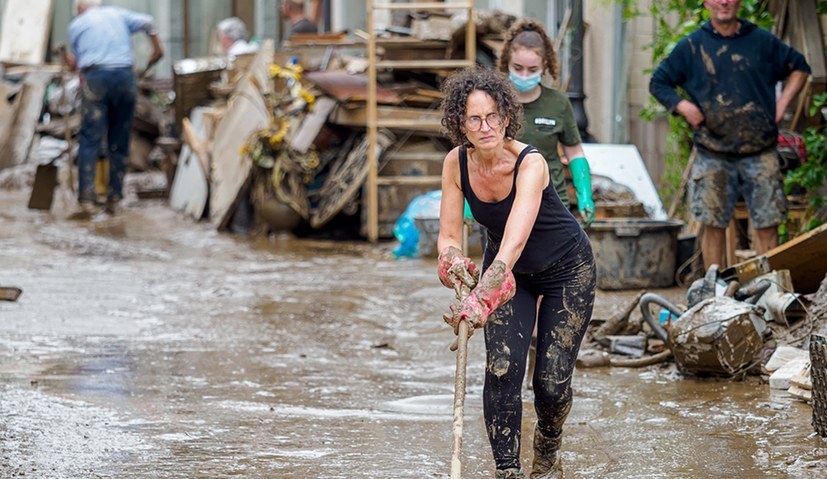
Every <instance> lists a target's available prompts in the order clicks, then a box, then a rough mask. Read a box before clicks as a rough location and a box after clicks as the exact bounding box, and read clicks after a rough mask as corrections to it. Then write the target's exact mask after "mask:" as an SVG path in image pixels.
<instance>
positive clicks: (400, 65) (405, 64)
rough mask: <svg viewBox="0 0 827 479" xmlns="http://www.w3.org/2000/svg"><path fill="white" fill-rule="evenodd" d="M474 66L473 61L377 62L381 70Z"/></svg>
mask: <svg viewBox="0 0 827 479" xmlns="http://www.w3.org/2000/svg"><path fill="white" fill-rule="evenodd" d="M473 64H474V61H473V60H383V61H379V62H377V66H378V67H380V68H404V69H409V70H442V69H445V68H465V67H470V66H471V65H473Z"/></svg>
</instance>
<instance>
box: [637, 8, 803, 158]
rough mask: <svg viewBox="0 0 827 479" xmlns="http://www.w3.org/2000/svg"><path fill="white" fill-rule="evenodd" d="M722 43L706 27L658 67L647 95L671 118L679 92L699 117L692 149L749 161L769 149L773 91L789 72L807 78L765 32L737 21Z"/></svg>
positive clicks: (798, 58)
mask: <svg viewBox="0 0 827 479" xmlns="http://www.w3.org/2000/svg"><path fill="white" fill-rule="evenodd" d="M740 21H741V27H740V29H739V30H738V32H736V33H735V34H734V35H732V36H729V37H724V36H722V35H720V34H719V33H718V32H717V31H715V29H714V28H713V27H712V24H711V23H709V22H707V23H705V24H704V25H703V26H702V27H701V28H699V29H697V30H695V31H694V32H692V33H691V34H689V35H688V36H687V37H685V38H683V39H682V40H681V41H680V42H678V44H677V45H676V46H675V49H674V50H672V53H670V54H669V56H668V57H667V58H666V59H665V60H664V61H663V62H662V63H661V64H660V65H659V66H658V68H657V69H656V70H655V72H654V74H653V75H652V80H651V82H650V83H649V91H650V92H651V93H652V95H653V96H654V97H655V98H656V99H657V100H658V101H659V102H661V103H662V104H663V105H664V106H665V107H666V108H667V109H668V110H669V111H670V112H674V111H675V106H677V104H678V103H679V102H680V101H681V99H682V97H681V96H680V95H679V94H678V92H677V91H676V90H675V88H676V87H681V88H683V89H684V90H685V91H686V93H687V94H689V98H690V100H691V101H692V102H693V103H694V104H695V105H697V106H698V107H699V108H700V109H701V111H702V112H703V114H704V122H703V123H702V124H701V126H700V127H699V128H698V129H696V130H695V132H694V135H695V144H696V145H697V146H698V148H699V149H701V150H703V151H704V152H706V153H709V154H712V156H715V153H721V154H722V155H724V156H735V157H740V156H749V155H754V154H757V153H759V152H761V151H763V150H765V149H767V148H769V147H771V146H774V145H775V143H776V139H777V137H778V126H777V124H776V123H775V101H776V98H775V85H776V83H778V82H779V81H781V80H784V79H785V78H787V77H788V76H789V75H790V73H792V72H794V71H803V72H807V73H809V72H810V67H809V65H807V61H806V60H805V59H804V56H803V55H802V54H801V53H799V52H797V51H796V50H794V49H793V48H791V47H790V46H789V45H785V44H784V43H783V42H781V40H779V39H778V38H776V37H775V36H773V34H771V33H770V32H768V31H766V30H763V29H761V28H758V27H757V26H756V25H755V24H753V23H750V22H748V21H746V20H743V19H741V20H740Z"/></svg>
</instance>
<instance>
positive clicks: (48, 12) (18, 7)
mask: <svg viewBox="0 0 827 479" xmlns="http://www.w3.org/2000/svg"><path fill="white" fill-rule="evenodd" d="M53 12H54V3H53V1H52V0H7V1H6V9H5V10H4V11H3V20H2V25H0V34H2V36H0V62H5V63H13V64H23V65H39V64H41V63H43V61H44V60H45V59H46V48H47V46H48V44H49V33H50V32H51V26H52V14H53Z"/></svg>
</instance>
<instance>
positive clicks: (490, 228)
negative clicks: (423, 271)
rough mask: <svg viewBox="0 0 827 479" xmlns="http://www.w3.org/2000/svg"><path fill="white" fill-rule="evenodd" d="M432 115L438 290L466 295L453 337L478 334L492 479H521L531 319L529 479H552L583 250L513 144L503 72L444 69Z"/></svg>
mask: <svg viewBox="0 0 827 479" xmlns="http://www.w3.org/2000/svg"><path fill="white" fill-rule="evenodd" d="M442 112H443V118H442V125H443V126H444V127H445V129H446V130H447V133H448V135H449V136H450V138H451V140H453V142H454V143H455V144H457V145H459V146H457V147H456V148H454V149H453V150H451V151H450V152H449V153H448V155H447V156H446V157H445V162H444V164H443V169H442V203H441V205H440V215H439V239H438V249H439V251H440V253H439V259H438V273H439V278H440V281H441V282H442V284H443V285H445V286H446V287H449V288H453V289H454V290H455V291H457V292H459V290H460V289H461V288H463V287H467V288H469V289H470V290H471V293H470V295H468V296H467V298H466V299H465V300H464V301H462V302H461V303H460V304H459V305H457V306H454V307H452V308H451V314H449V315H446V321H447V322H448V323H449V324H450V325H451V326H453V327H454V332H455V333H456V331H457V328H458V326H459V323H460V321H463V320H465V321H468V323H469V325H470V326H471V327H472V328H483V329H484V331H485V349H486V368H485V386H484V389H483V407H484V414H485V424H486V430H487V432H488V439H489V441H490V443H491V449H492V451H493V455H494V462H495V464H496V467H497V471H496V476H495V477H496V478H501V479H504V478H508V479H515V478H522V477H524V476H523V472H522V470H521V468H520V444H521V443H522V441H521V439H520V436H521V431H520V425H521V422H522V397H521V393H522V383H523V376H524V375H525V368H526V355H527V353H528V348H529V342H530V341H531V333H532V330H533V329H534V325H535V323H536V324H537V328H538V337H537V353H536V368H535V373H534V377H533V378H532V384H533V385H534V396H535V400H534V408H535V410H536V412H537V426H536V430H535V437H534V463H533V466H532V472H531V476H530V477H531V478H553V477H562V476H561V474H562V472H561V471H562V465H561V462H560V454H559V449H560V440H561V433H562V426H563V422H564V421H565V420H566V416H567V415H568V413H569V410H570V409H571V401H572V391H571V377H572V373H573V371H574V363H575V359H576V358H577V351H578V349H579V348H580V342H581V341H582V339H583V335H584V334H585V331H586V326H587V325H588V322H589V318H590V317H591V312H592V306H593V304H594V288H595V266H594V257H593V255H592V250H591V246H590V245H589V240H588V237H587V236H586V234H585V233H584V232H583V230H582V229H581V228H580V226H579V225H578V223H577V220H575V218H574V217H573V216H572V215H571V213H570V212H569V210H568V208H567V207H566V206H565V205H564V204H563V202H562V201H561V200H560V198H559V196H558V195H557V194H556V193H555V192H554V190H553V186H552V185H551V181H550V180H549V173H548V164H547V163H546V160H545V159H544V158H543V156H542V155H541V154H540V153H539V152H538V151H537V150H536V149H535V148H534V147H533V146H531V145H527V144H525V143H521V142H519V141H517V140H515V139H514V137H515V136H516V134H517V132H518V131H519V130H520V127H521V125H520V123H521V119H522V108H521V105H520V103H519V101H518V99H517V96H516V93H515V92H514V89H513V88H512V87H511V84H510V83H509V81H508V79H507V78H506V77H505V75H503V74H502V73H500V72H497V71H495V70H493V69H485V68H469V69H465V70H462V71H460V72H458V73H456V74H454V75H453V76H451V77H450V78H449V79H448V80H447V81H446V82H445V84H444V85H443V100H442ZM466 200H467V201H468V204H469V205H470V207H471V212H472V213H473V215H474V218H476V220H477V221H478V222H479V223H480V224H481V225H482V226H483V227H484V230H485V234H486V239H487V241H486V246H485V250H484V253H483V266H482V271H483V274H482V277H480V276H479V272H478V271H477V267H476V265H474V263H473V262H472V261H471V259H470V258H468V257H466V256H464V255H463V254H462V252H461V251H460V245H461V237H462V224H463V207H464V201H466ZM541 296H542V299H541V300H540V304H539V308H538V307H537V302H538V298H540V297H541Z"/></svg>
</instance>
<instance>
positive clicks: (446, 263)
mask: <svg viewBox="0 0 827 479" xmlns="http://www.w3.org/2000/svg"><path fill="white" fill-rule="evenodd" d="M437 273H438V274H439V281H440V282H441V283H442V284H443V285H444V286H445V287H446V288H451V289H453V290H454V293H456V296H457V299H460V300H461V299H462V297H461V289H462V288H463V287H465V288H468V289H469V290H471V289H474V287H475V286H476V285H477V281H478V280H479V277H480V272H479V270H478V269H477V265H475V264H474V262H473V261H471V259H470V258H468V257H467V256H465V255H463V254H462V251H460V250H459V249H458V248H456V247H454V246H448V247H447V248H444V249H443V250H442V251H440V253H439V258H438V259H437Z"/></svg>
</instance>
